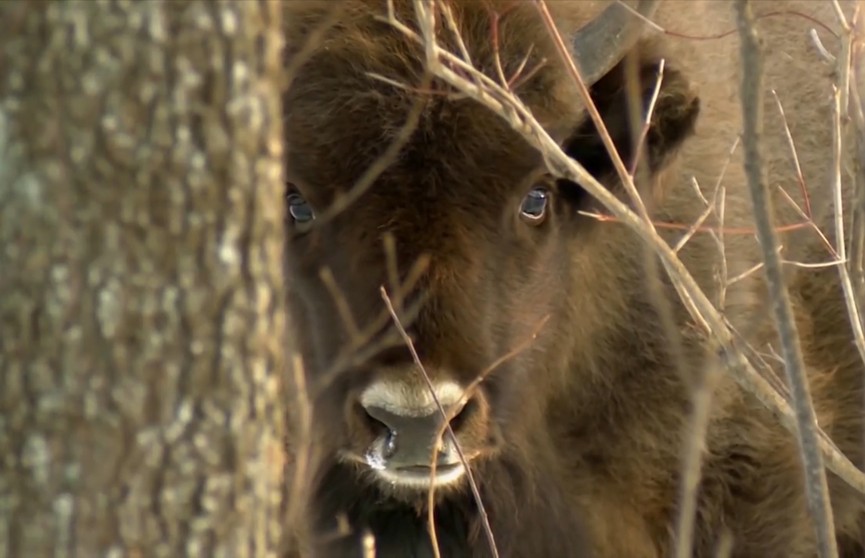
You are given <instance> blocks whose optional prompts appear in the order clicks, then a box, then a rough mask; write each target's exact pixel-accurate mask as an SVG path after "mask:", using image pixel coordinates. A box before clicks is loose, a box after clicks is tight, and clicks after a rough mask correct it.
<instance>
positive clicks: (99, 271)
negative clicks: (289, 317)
mask: <svg viewBox="0 0 865 558" xmlns="http://www.w3.org/2000/svg"><path fill="white" fill-rule="evenodd" d="M280 24H281V14H280V8H279V3H278V2H274V1H269V0H261V1H258V2H252V1H245V0H236V1H227V2H220V3H210V2H203V1H194V2H120V1H97V0H85V1H75V2H59V1H58V2H29V1H22V0H17V1H10V2H2V3H0V293H2V296H0V557H15V558H23V557H27V558H41V557H43V556H58V557H61V556H81V557H83V556H87V557H96V556H109V557H121V556H132V557H138V556H171V557H179V556H232V557H245V556H273V555H275V552H276V551H277V548H278V545H279V537H280V531H281V529H282V525H281V511H280V510H281V507H282V502H281V499H282V494H283V489H282V471H281V468H282V461H283V459H284V458H283V456H282V442H283V440H282V437H283V435H284V432H283V430H284V426H283V423H282V416H283V414H284V412H285V409H283V408H282V407H283V403H282V401H283V398H282V397H281V395H280V390H281V381H280V374H281V373H282V369H283V362H284V357H283V355H282V353H283V347H284V343H283V335H284V331H285V317H284V312H283V308H282V304H283V296H282V293H281V283H282V274H281V258H282V231H283V228H282V227H283V209H282V205H281V203H280V200H281V196H282V151H281V150H282V141H281V118H280V103H279V83H278V80H279V71H280V65H281V59H280V47H281V44H282V36H281V33H280Z"/></svg>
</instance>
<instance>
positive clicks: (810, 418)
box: [736, 0, 838, 558]
mask: <svg viewBox="0 0 865 558" xmlns="http://www.w3.org/2000/svg"><path fill="white" fill-rule="evenodd" d="M736 15H737V20H738V24H739V29H740V35H741V44H742V51H741V55H742V84H741V97H742V111H743V113H742V114H743V126H744V130H743V133H742V147H743V149H744V152H745V172H746V175H747V179H748V186H749V190H750V192H751V198H752V200H753V205H754V217H755V221H756V225H757V232H758V237H759V240H760V246H761V247H762V250H763V262H764V268H765V270H766V279H767V285H768V289H769V297H770V299H771V302H772V308H773V310H774V313H775V321H776V324H777V327H778V333H779V336H780V340H781V350H782V352H783V354H784V365H785V369H786V371H787V379H788V381H789V383H790V389H791V391H792V394H793V401H794V403H795V410H796V423H797V433H798V435H799V447H800V450H801V457H802V462H803V465H804V468H805V491H806V495H807V502H808V509H809V511H810V513H811V517H812V518H813V520H814V522H815V525H814V528H815V530H816V534H817V546H818V550H819V553H820V556H821V557H823V558H834V557H836V556H838V548H837V542H836V540H835V526H834V521H833V517H832V507H831V506H830V504H829V488H828V484H827V482H826V470H825V468H824V466H823V456H822V455H821V454H820V448H819V447H818V442H817V432H816V428H815V427H816V424H817V416H816V413H815V412H814V407H813V404H812V402H811V394H810V389H809V386H808V378H807V376H806V373H805V364H804V359H803V356H802V348H801V346H800V343H799V332H798V330H797V327H796V322H795V319H794V316H793V309H792V307H791V305H790V299H789V295H788V294H787V289H786V287H785V285H784V276H783V272H782V270H781V261H780V258H779V256H778V253H777V251H776V249H775V246H777V244H778V241H777V238H776V233H775V230H774V229H773V228H772V220H771V203H772V202H771V199H770V196H769V192H768V188H767V186H766V179H765V176H764V171H763V160H762V154H761V152H760V140H761V135H762V129H761V128H762V113H761V108H762V87H763V79H762V72H763V66H762V65H763V60H762V56H763V55H762V52H761V48H760V44H759V39H758V37H757V32H756V30H755V28H754V23H753V21H752V14H751V6H750V3H749V1H748V0H737V1H736Z"/></svg>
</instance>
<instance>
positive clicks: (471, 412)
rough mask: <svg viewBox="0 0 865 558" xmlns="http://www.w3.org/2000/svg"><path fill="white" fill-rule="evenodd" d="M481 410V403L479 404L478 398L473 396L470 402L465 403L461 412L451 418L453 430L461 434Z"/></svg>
mask: <svg viewBox="0 0 865 558" xmlns="http://www.w3.org/2000/svg"><path fill="white" fill-rule="evenodd" d="M479 412H480V405H479V404H478V401H477V399H475V398H474V397H472V398H471V399H469V400H468V403H466V404H465V405H463V408H462V409H460V412H459V413H457V415H456V416H455V417H454V418H452V419H451V422H450V427H451V430H453V432H454V434H459V432H460V430H462V429H463V428H464V427H465V426H466V425H467V424H468V423H469V422H471V420H472V419H473V418H474V417H475V416H476V415H477V414H478V413H479Z"/></svg>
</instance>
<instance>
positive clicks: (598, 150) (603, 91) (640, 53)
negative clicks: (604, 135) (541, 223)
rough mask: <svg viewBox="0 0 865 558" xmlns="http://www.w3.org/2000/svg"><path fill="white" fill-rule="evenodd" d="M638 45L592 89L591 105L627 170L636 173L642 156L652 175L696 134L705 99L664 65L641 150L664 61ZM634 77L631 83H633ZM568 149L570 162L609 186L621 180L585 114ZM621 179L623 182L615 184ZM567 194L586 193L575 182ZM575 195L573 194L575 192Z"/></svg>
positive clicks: (592, 124)
mask: <svg viewBox="0 0 865 558" xmlns="http://www.w3.org/2000/svg"><path fill="white" fill-rule="evenodd" d="M646 50H649V49H645V50H644V49H643V48H641V46H639V45H638V46H637V47H636V48H635V49H634V51H632V53H631V54H629V55H628V57H626V58H625V59H624V60H623V61H622V62H620V63H619V64H618V65H617V66H616V67H614V68H613V69H612V70H610V72H608V73H607V74H606V75H605V76H604V77H603V78H601V79H600V80H599V81H598V82H596V83H595V84H594V85H593V86H592V87H591V88H590V93H591V95H592V100H593V101H594V103H595V106H596V107H597V109H598V112H599V113H600V115H601V118H602V119H603V121H604V125H605V126H606V127H607V131H608V132H609V134H610V137H611V139H612V140H613V144H614V145H615V146H616V150H617V151H618V152H619V155H620V156H621V158H622V161H623V162H624V164H625V167H626V168H628V169H631V168H632V166H633V165H634V159H635V157H637V156H639V157H641V159H642V161H641V162H640V164H641V165H645V167H644V168H646V169H647V170H648V172H649V173H650V174H655V173H657V172H659V171H661V170H663V169H664V167H665V166H666V165H667V164H668V163H669V162H670V160H671V159H672V156H673V155H675V153H676V151H677V149H678V148H679V147H680V146H681V145H682V143H683V142H684V141H685V140H686V139H687V138H689V137H690V136H691V135H692V134H693V133H694V128H695V124H696V121H697V116H698V114H699V112H700V99H699V97H698V96H697V94H696V93H695V92H694V91H693V90H692V89H691V87H690V82H689V81H688V80H687V79H686V78H685V76H684V75H683V74H682V73H681V72H680V71H678V70H677V69H676V68H675V67H671V65H670V64H669V63H667V62H664V71H663V75H662V76H661V87H660V91H659V93H658V98H657V101H656V102H655V106H654V109H653V111H652V117H651V122H650V124H649V127H648V130H647V131H646V135H645V137H644V138H643V139H642V146H641V147H639V151H638V152H637V151H636V149H635V148H636V147H637V142H638V141H640V138H639V136H640V134H641V133H642V131H643V130H642V129H643V127H644V126H643V123H644V122H645V117H646V114H647V112H648V109H649V105H650V103H651V101H652V96H653V95H654V91H655V88H656V86H657V81H658V77H659V70H660V67H661V57H660V56H657V55H655V54H654V53H652V54H649V53H648V52H646ZM629 76H630V79H631V80H634V81H632V82H631V83H629V81H628V80H629ZM629 91H635V92H637V93H638V96H639V98H638V105H637V106H638V107H639V110H640V114H639V119H638V120H637V127H636V130H635V129H634V128H633V126H632V119H631V112H630V111H631V109H630V107H629V105H631V104H633V103H631V102H629V101H631V99H630V98H629ZM563 149H564V151H565V153H567V154H568V155H569V156H570V157H572V158H573V159H575V160H576V161H578V162H579V163H580V164H581V165H583V166H584V167H585V168H586V170H587V171H589V172H590V173H591V174H592V175H593V176H594V177H596V178H597V179H598V180H600V181H601V182H609V179H611V178H613V177H615V176H616V170H615V167H614V166H613V161H612V159H611V157H610V155H609V153H608V152H607V149H606V147H605V146H604V143H603V141H602V140H601V136H600V134H599V132H598V129H597V128H596V127H595V124H594V122H593V121H592V119H591V118H590V117H589V116H588V113H587V114H586V118H585V120H584V121H583V122H582V123H581V124H580V125H579V126H578V127H577V128H576V130H574V132H573V133H572V134H571V135H570V136H569V137H568V138H567V139H566V140H565V141H564V144H563ZM616 180H618V179H616ZM567 185H568V189H569V190H570V189H573V188H576V189H579V190H582V189H581V188H580V187H579V186H578V185H576V184H574V183H570V182H568V183H567ZM571 192H572V193H575V192H573V190H571Z"/></svg>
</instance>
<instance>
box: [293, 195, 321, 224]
mask: <svg viewBox="0 0 865 558" xmlns="http://www.w3.org/2000/svg"><path fill="white" fill-rule="evenodd" d="M288 213H289V214H290V215H291V217H292V219H294V221H295V222H296V223H308V222H310V221H312V220H313V219H315V212H314V211H313V210H312V207H310V205H309V204H308V203H307V202H306V200H305V199H303V198H302V197H301V196H300V194H294V193H292V194H289V195H288Z"/></svg>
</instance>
